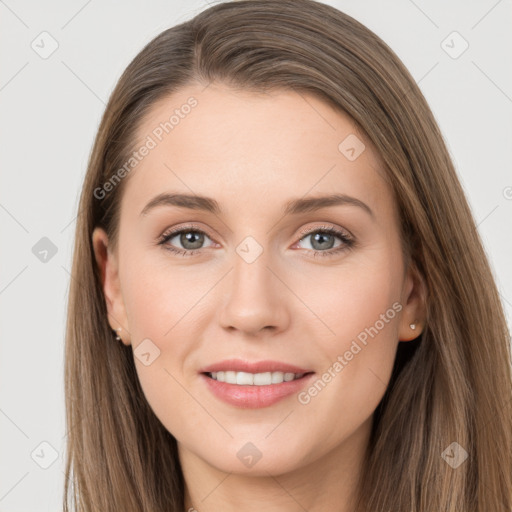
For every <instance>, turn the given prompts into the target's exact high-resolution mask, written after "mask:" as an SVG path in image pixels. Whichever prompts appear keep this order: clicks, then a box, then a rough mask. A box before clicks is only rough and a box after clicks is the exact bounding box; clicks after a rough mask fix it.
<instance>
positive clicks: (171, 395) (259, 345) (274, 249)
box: [93, 83, 425, 512]
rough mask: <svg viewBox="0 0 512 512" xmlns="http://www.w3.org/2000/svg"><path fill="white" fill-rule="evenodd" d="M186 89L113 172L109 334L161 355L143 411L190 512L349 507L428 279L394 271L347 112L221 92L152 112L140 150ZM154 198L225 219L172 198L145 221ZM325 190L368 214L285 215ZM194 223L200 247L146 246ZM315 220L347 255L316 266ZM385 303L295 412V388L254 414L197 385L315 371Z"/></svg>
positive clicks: (308, 100) (377, 171) (382, 212)
mask: <svg viewBox="0 0 512 512" xmlns="http://www.w3.org/2000/svg"><path fill="white" fill-rule="evenodd" d="M190 96H194V97H195V98H196V99H197V101H198V105H197V106H196V107H195V108H194V109H193V110H192V111H191V113H190V114H189V115H188V116H186V117H185V118H184V119H181V120H180V123H179V125H177V126H175V128H174V129H173V131H172V132H170V133H169V134H168V135H166V136H165V137H164V138H163V140H162V141H161V142H160V143H159V144H158V145H157V147H156V148H154V149H152V150H151V151H150V152H149V154H148V155H147V156H146V157H145V158H144V159H143V160H142V162H140V163H139V164H138V166H137V167H136V169H135V170H134V171H132V173H131V174H130V175H129V177H127V178H125V179H126V180H127V181H126V182H125V183H124V185H125V187H126V188H125V189H124V192H123V196H122V200H121V216H120V229H119V243H118V246H117V247H116V250H112V249H111V247H109V243H108V242H109V241H108V237H107V235H106V234H105V232H104V231H103V230H102V229H100V228H97V229H96V230H95V231H94V234H93V245H94V250H95V254H96V260H97V263H98V265H99V267H100V269H101V271H102V275H103V283H104V293H105V297H106V301H107V305H108V313H109V321H110V324H111V326H112V328H113V329H117V328H119V327H121V329H122V330H121V331H120V336H121V338H122V341H121V342H122V343H124V344H126V345H131V346H132V348H133V350H135V349H136V348H137V346H138V345H139V344H140V343H141V342H142V340H145V339H147V338H149V339H150V340H151V343H152V344H153V345H152V346H156V347H158V350H159V351H160V355H159V356H158V357H157V358H156V359H155V360H154V361H153V362H152V363H151V364H150V365H148V366H146V365H144V364H143V363H142V362H141V361H140V360H139V358H138V357H135V364H136V368H137V373H138V377H139V379H140V382H141V385H142V388H143V390H144V394H145V396H146V398H147V400H148V402H149V404H150V405H151V407H152V409H153V411H154V412H155V414H156V416H157V417H158V418H159V420H160V421H161V422H162V423H163V425H164V426H165V427H166V428H167V429H168V431H169V432H171V433H172V434H173V435H174V436H175V438H176V439H177V441H178V446H179V455H180V461H181V465H182V469H183V472H184V475H185V481H186V502H185V504H186V510H189V508H191V507H194V508H195V509H196V510H198V511H200V512H203V511H204V512H208V511H216V510H223V511H227V512H230V511H235V510H236V511H239V510H244V511H253V510H254V511H259V510H261V509H262V507H263V506H264V509H265V510H267V511H277V510H279V511H281V512H282V511H296V510H303V509H306V510H308V511H309V512H316V511H320V510H322V511H324V510H334V509H336V510H339V511H342V512H348V511H350V510H351V509H352V508H351V507H352V505H353V504H352V501H351V497H353V496H354V493H355V491H356V486H357V481H358V477H359V475H360V472H361V467H362V459H363V455H364V452H365V449H366V447H367V444H368V439H369V434H370V428H371V423H372V418H373V413H374V411H375V408H376V407H377V405H378V404H379V402H380V400H381V398H382V396H383V395H384V392H385V390H386V387H387V385H388V382H389V379H390V376H391V372H392V368H393V362H394V357H395V353H396V349H397V344H398V342H399V341H407V340H411V339H414V338H416V337H417V336H418V335H419V334H420V333H421V327H422V320H423V318H424V313H425V308H424V299H423V298H424V284H423V282H422V281H421V280H420V279H419V278H418V277H417V274H416V272H415V271H414V268H413V267H407V268H406V267H405V266H404V261H403V258H402V252H401V246H400V238H399V223H398V214H397V207H396V201H395V199H394V196H393V193H392V190H391V188H390V185H389V184H388V183H387V182H386V181H385V179H384V171H383V169H384V167H383V164H382V161H381V160H380V158H379V155H378V154H377V152H376V151H375V149H374V147H373V145H372V144H371V143H370V141H369V140H368V139H367V138H365V137H364V136H363V135H362V134H360V133H359V132H358V131H357V130H356V127H355V125H354V123H353V121H352V120H351V118H350V117H348V116H347V115H345V114H343V113H341V112H339V111H337V110H334V109H333V108H332V107H331V106H329V105H327V104H326V103H324V102H323V101H321V100H320V99H318V98H316V97H315V96H312V95H309V94H302V93H301V94H298V93H296V92H292V91H285V90H282V91H279V92H272V94H263V93H254V92H248V91H239V90H234V89H230V88H228V87H227V86H224V85H222V84H218V83H217V84H210V85H209V86H208V87H207V88H205V87H204V86H203V85H199V84H197V85H196V84H194V85H190V86H187V87H185V88H183V89H181V90H180V91H178V92H175V93H174V94H173V95H172V96H169V97H167V98H165V99H163V100H161V101H160V102H159V103H157V104H155V105H154V107H153V109H152V111H151V112H150V113H149V114H148V115H147V116H146V118H145V119H144V120H143V123H142V124H141V126H139V129H138V131H137V133H138V136H139V140H140V141H143V140H144V139H145V138H146V137H147V136H148V135H149V134H151V132H152V130H154V128H155V127H156V126H158V125H159V123H160V122H162V121H164V120H165V119H168V117H169V112H171V111H172V110H174V109H175V108H179V107H180V105H183V104H184V103H186V101H187V99H188V98H189V97H190ZM350 134H356V135H357V137H358V138H359V139H360V140H361V141H362V142H364V144H365V150H364V151H363V152H362V153H361V155H360V156H359V157H358V158H357V159H355V160H354V161H350V160H349V159H347V158H346V156H345V155H344V154H342V153H341V152H340V150H339V149H338V145H339V144H340V142H341V141H343V140H344V139H345V137H347V136H348V135H350ZM164 191H165V192H171V191H172V192H180V193H186V194H197V195H205V196H209V197H212V198H214V199H216V200H217V201H218V202H219V204H220V206H221V208H222V213H221V214H218V215H216V214H213V213H210V212H203V211H194V210H189V209H186V208H180V207H176V206H170V205H167V206H158V207H156V208H154V209H152V210H150V211H149V212H148V213H147V214H145V215H140V212H141V211H142V209H143V208H144V207H145V205H146V204H147V203H148V202H149V201H150V200H151V199H153V198H154V197H155V196H157V195H158V194H160V193H162V192H164ZM333 192H336V193H343V194H347V195H349V196H352V197H355V198H357V199H359V200H360V201H363V202H364V203H365V204H367V205H368V206H369V207H370V208H371V210H372V211H373V213H374V216H373V217H372V216H371V215H369V214H368V213H367V212H366V211H365V210H364V209H363V208H360V207H357V206H354V205H337V206H330V207H327V208H323V209H321V210H318V211H312V212H305V213H301V214H299V215H286V216H284V215H283V209H284V206H285V203H286V202H287V201H289V200H291V199H295V198H301V197H312V196H320V195H328V194H332V193H333ZM189 222H194V224H195V225H196V226H197V227H198V228H199V229H201V230H202V231H204V232H205V233H206V236H205V238H204V242H203V245H202V246H200V249H198V250H197V252H196V253H195V254H193V255H192V256H188V257H183V256H180V255H175V254H173V253H171V252H170V251H168V250H166V249H165V247H164V246H162V245H157V241H158V238H159V237H160V235H162V234H164V233H165V232H166V231H167V232H168V231H169V228H172V227H180V226H184V227H186V224H187V223H189ZM325 226H333V227H335V228H337V229H339V230H341V231H342V232H343V233H347V232H348V233H349V234H351V235H352V237H353V238H354V239H355V240H356V245H355V246H354V247H352V248H350V249H346V250H344V251H341V252H339V253H337V254H333V256H330V257H322V255H321V254H320V255H317V256H316V257H315V256H314V251H315V249H316V250H317V251H318V252H321V251H324V252H326V251H333V250H335V249H336V248H337V247H338V246H340V245H342V244H343V243H344V242H343V241H342V240H340V239H338V238H337V236H334V237H333V238H330V237H329V236H328V238H327V239H326V241H325V242H324V245H323V246H320V248H318V247H319V245H318V244H316V245H314V244H315V242H314V240H313V236H314V233H315V232H313V234H311V233H310V234H309V235H303V234H301V231H300V230H301V229H304V228H311V229H314V228H316V229H320V228H323V227H325ZM192 231H194V230H193V229H192ZM248 236H250V237H252V238H253V239H254V240H255V241H257V243H258V244H259V245H260V246H261V248H262V249H263V252H262V253H261V254H260V255H259V257H258V258H257V259H256V260H255V261H253V262H252V263H248V262H247V261H245V260H244V259H243V258H242V257H241V256H240V255H239V254H238V253H237V252H236V248H237V247H238V246H239V244H240V243H241V242H242V241H243V240H244V239H245V238H246V237H248ZM329 243H330V244H331V245H329ZM184 244H185V245H183V239H182V240H181V242H180V237H179V235H178V236H175V237H174V238H173V239H172V240H169V241H168V242H167V245H173V246H174V247H176V248H178V249H182V250H183V249H184V248H186V249H190V248H191V247H192V248H193V247H194V246H193V243H188V245H187V241H186V240H185V242H184ZM251 250H253V249H251ZM395 302H398V303H399V304H400V305H401V306H402V309H401V311H400V312H399V313H397V314H396V315H395V316H394V318H393V319H390V320H389V321H388V322H387V323H386V324H385V326H384V328H382V329H381V330H379V332H378V334H377V335H376V336H374V337H373V338H369V339H368V343H367V345H365V346H364V347H363V348H362V350H361V351H359V352H358V353H357V355H354V357H353V358H352V359H351V360H350V361H348V362H347V365H346V366H344V368H343V370H342V371H340V372H338V373H336V376H335V377H334V378H332V380H331V381H330V382H329V383H328V384H327V385H326V386H325V387H324V388H323V389H322V390H321V392H319V393H318V394H317V395H316V396H314V397H312V398H311V400H310V402H309V403H307V404H301V403H299V401H298V398H297V395H292V396H289V397H287V398H285V399H284V400H281V401H279V402H277V403H276V404H274V405H272V406H269V407H264V408H260V409H244V408H239V407H235V406H233V405H229V404H226V403H224V402H222V401H220V400H219V399H218V398H216V397H215V396H213V395H212V394H211V392H210V391H209V390H208V389H207V387H206V386H205V385H204V382H203V381H202V379H201V378H200V377H199V375H198V371H199V368H201V367H203V366H205V365H207V364H211V363H214V362H218V361H221V360H224V359H230V358H234V357H239V358H242V359H246V360H249V361H258V360H263V359H272V360H278V361H284V362H288V363H291V364H295V365H297V366H300V367H303V368H307V369H312V370H313V371H315V372H316V373H317V376H321V375H322V374H323V372H325V371H326V370H327V369H328V368H329V367H331V368H332V366H333V363H334V362H335V361H336V360H337V357H338V356H339V355H342V356H343V354H344V353H345V352H346V351H347V350H349V348H350V346H351V343H352V341H353V340H354V339H355V338H356V337H357V335H358V334H359V333H361V332H362V331H364V329H365V328H368V327H370V326H373V325H375V323H376V321H377V320H378V319H379V318H381V317H380V315H382V314H384V313H385V312H386V311H387V310H389V309H390V308H391V306H392V304H393V303H395ZM413 322H414V323H415V324H416V329H415V330H412V329H411V327H410V324H411V323H413ZM248 442H251V443H253V444H254V445H255V446H256V447H257V449H258V451H259V452H260V453H261V458H260V460H259V461H258V462H257V463H256V464H254V465H253V466H252V467H246V466H245V465H244V464H242V462H241V461H240V459H239V458H238V457H237V452H238V451H239V450H240V449H241V448H242V447H243V446H244V445H246V443H248Z"/></svg>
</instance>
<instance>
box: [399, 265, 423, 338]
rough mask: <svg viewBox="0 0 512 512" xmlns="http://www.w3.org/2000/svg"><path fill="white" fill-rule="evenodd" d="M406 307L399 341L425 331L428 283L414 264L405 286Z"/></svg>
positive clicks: (404, 302) (404, 299) (409, 271)
mask: <svg viewBox="0 0 512 512" xmlns="http://www.w3.org/2000/svg"><path fill="white" fill-rule="evenodd" d="M402 304H404V308H403V310H402V317H401V320H400V328H399V336H398V339H399V341H411V340H414V339H416V338H417V337H418V336H419V335H420V334H421V333H422V331H423V328H424V325H425V317H426V284H425V280H424V279H423V276H422V275H421V273H420V272H419V271H418V270H417V268H416V267H415V266H414V265H411V266H410V267H409V270H408V272H407V278H406V280H405V283H404V288H403V301H402Z"/></svg>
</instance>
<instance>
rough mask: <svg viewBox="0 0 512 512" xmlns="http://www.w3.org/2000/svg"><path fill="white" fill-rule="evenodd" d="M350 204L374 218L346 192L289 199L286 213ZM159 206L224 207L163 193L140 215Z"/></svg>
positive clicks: (217, 212)
mask: <svg viewBox="0 0 512 512" xmlns="http://www.w3.org/2000/svg"><path fill="white" fill-rule="evenodd" d="M342 205H350V206H357V207H359V208H362V209H363V210H364V211H365V212H366V213H368V214H369V215H370V216H371V217H372V218H375V215H374V213H373V211H372V209H371V208H370V207H369V206H368V205H367V204H366V203H363V201H361V200H359V199H357V198H355V197H351V196H347V195H346V194H330V195H328V196H321V197H308V198H299V199H293V200H291V201H288V202H287V203H286V204H285V208H284V212H283V213H284V215H298V214H300V213H307V212H312V211H316V210H320V209H322V208H328V207H330V206H342ZM157 206H178V207H181V208H187V209H189V210H202V211H205V212H210V213H213V214H215V215H220V214H221V213H222V209H221V207H220V205H219V203H218V202H217V201H216V200H215V199H212V198H211V197H206V196H198V195H189V194H173V193H162V194H159V195H157V196H156V197H154V198H153V199H152V200H151V201H150V202H149V203H148V204H147V205H146V206H145V207H144V208H143V209H142V211H141V212H140V215H146V214H147V213H148V212H149V211H150V210H152V209H153V208H156V207H157Z"/></svg>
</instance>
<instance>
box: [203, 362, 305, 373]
mask: <svg viewBox="0 0 512 512" xmlns="http://www.w3.org/2000/svg"><path fill="white" fill-rule="evenodd" d="M222 371H235V372H248V373H265V372H283V373H310V372H312V371H313V370H307V369H305V368H300V367H299V366H295V365H293V364H288V363H282V362H281V361H269V360H265V361H255V362H250V361H244V360H242V359H226V360H224V361H219V362H217V363H213V364H211V365H208V366H205V367H204V368H201V369H200V370H199V372H200V373H211V372H222Z"/></svg>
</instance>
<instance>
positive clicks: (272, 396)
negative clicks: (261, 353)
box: [200, 359, 314, 409]
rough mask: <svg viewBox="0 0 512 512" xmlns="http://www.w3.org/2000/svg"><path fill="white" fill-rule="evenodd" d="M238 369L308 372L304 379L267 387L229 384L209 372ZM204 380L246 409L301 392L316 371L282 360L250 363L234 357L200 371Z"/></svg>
mask: <svg viewBox="0 0 512 512" xmlns="http://www.w3.org/2000/svg"><path fill="white" fill-rule="evenodd" d="M229 370H232V371H236V372H249V373H264V372H284V373H295V374H297V373H305V374H306V375H304V376H303V377H301V378H300V379H296V380H292V381H288V382H282V383H281V384H269V385H267V386H249V385H240V384H228V383H226V382H219V381H217V380H215V379H212V378H211V377H210V376H209V375H207V373H211V372H219V371H229ZM200 373H201V375H200V377H201V379H202V380H203V381H204V382H205V384H206V385H207V386H208V389H209V390H210V391H211V392H212V393H213V394H214V395H215V396H216V397H217V398H219V399H221V400H223V401H224V402H226V403H228V404H230V405H234V406H236V407H240V408H244V409H257V408H261V407H268V406H270V405H272V404H275V403H276V402H278V401H279V400H282V399H284V398H286V397H288V396H290V395H293V394H295V393H298V392H299V391H300V390H301V389H302V388H303V387H304V386H305V385H306V384H307V383H309V382H310V381H311V378H312V377H313V375H314V372H312V371H311V370H306V369H304V368H300V367H298V366H294V365H290V364H286V363H280V362H279V361H259V362H256V363H249V362H246V361H242V360H240V359H231V360H228V361H221V362H219V363H215V364H212V365H210V366H206V367H204V368H202V369H201V371H200Z"/></svg>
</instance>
